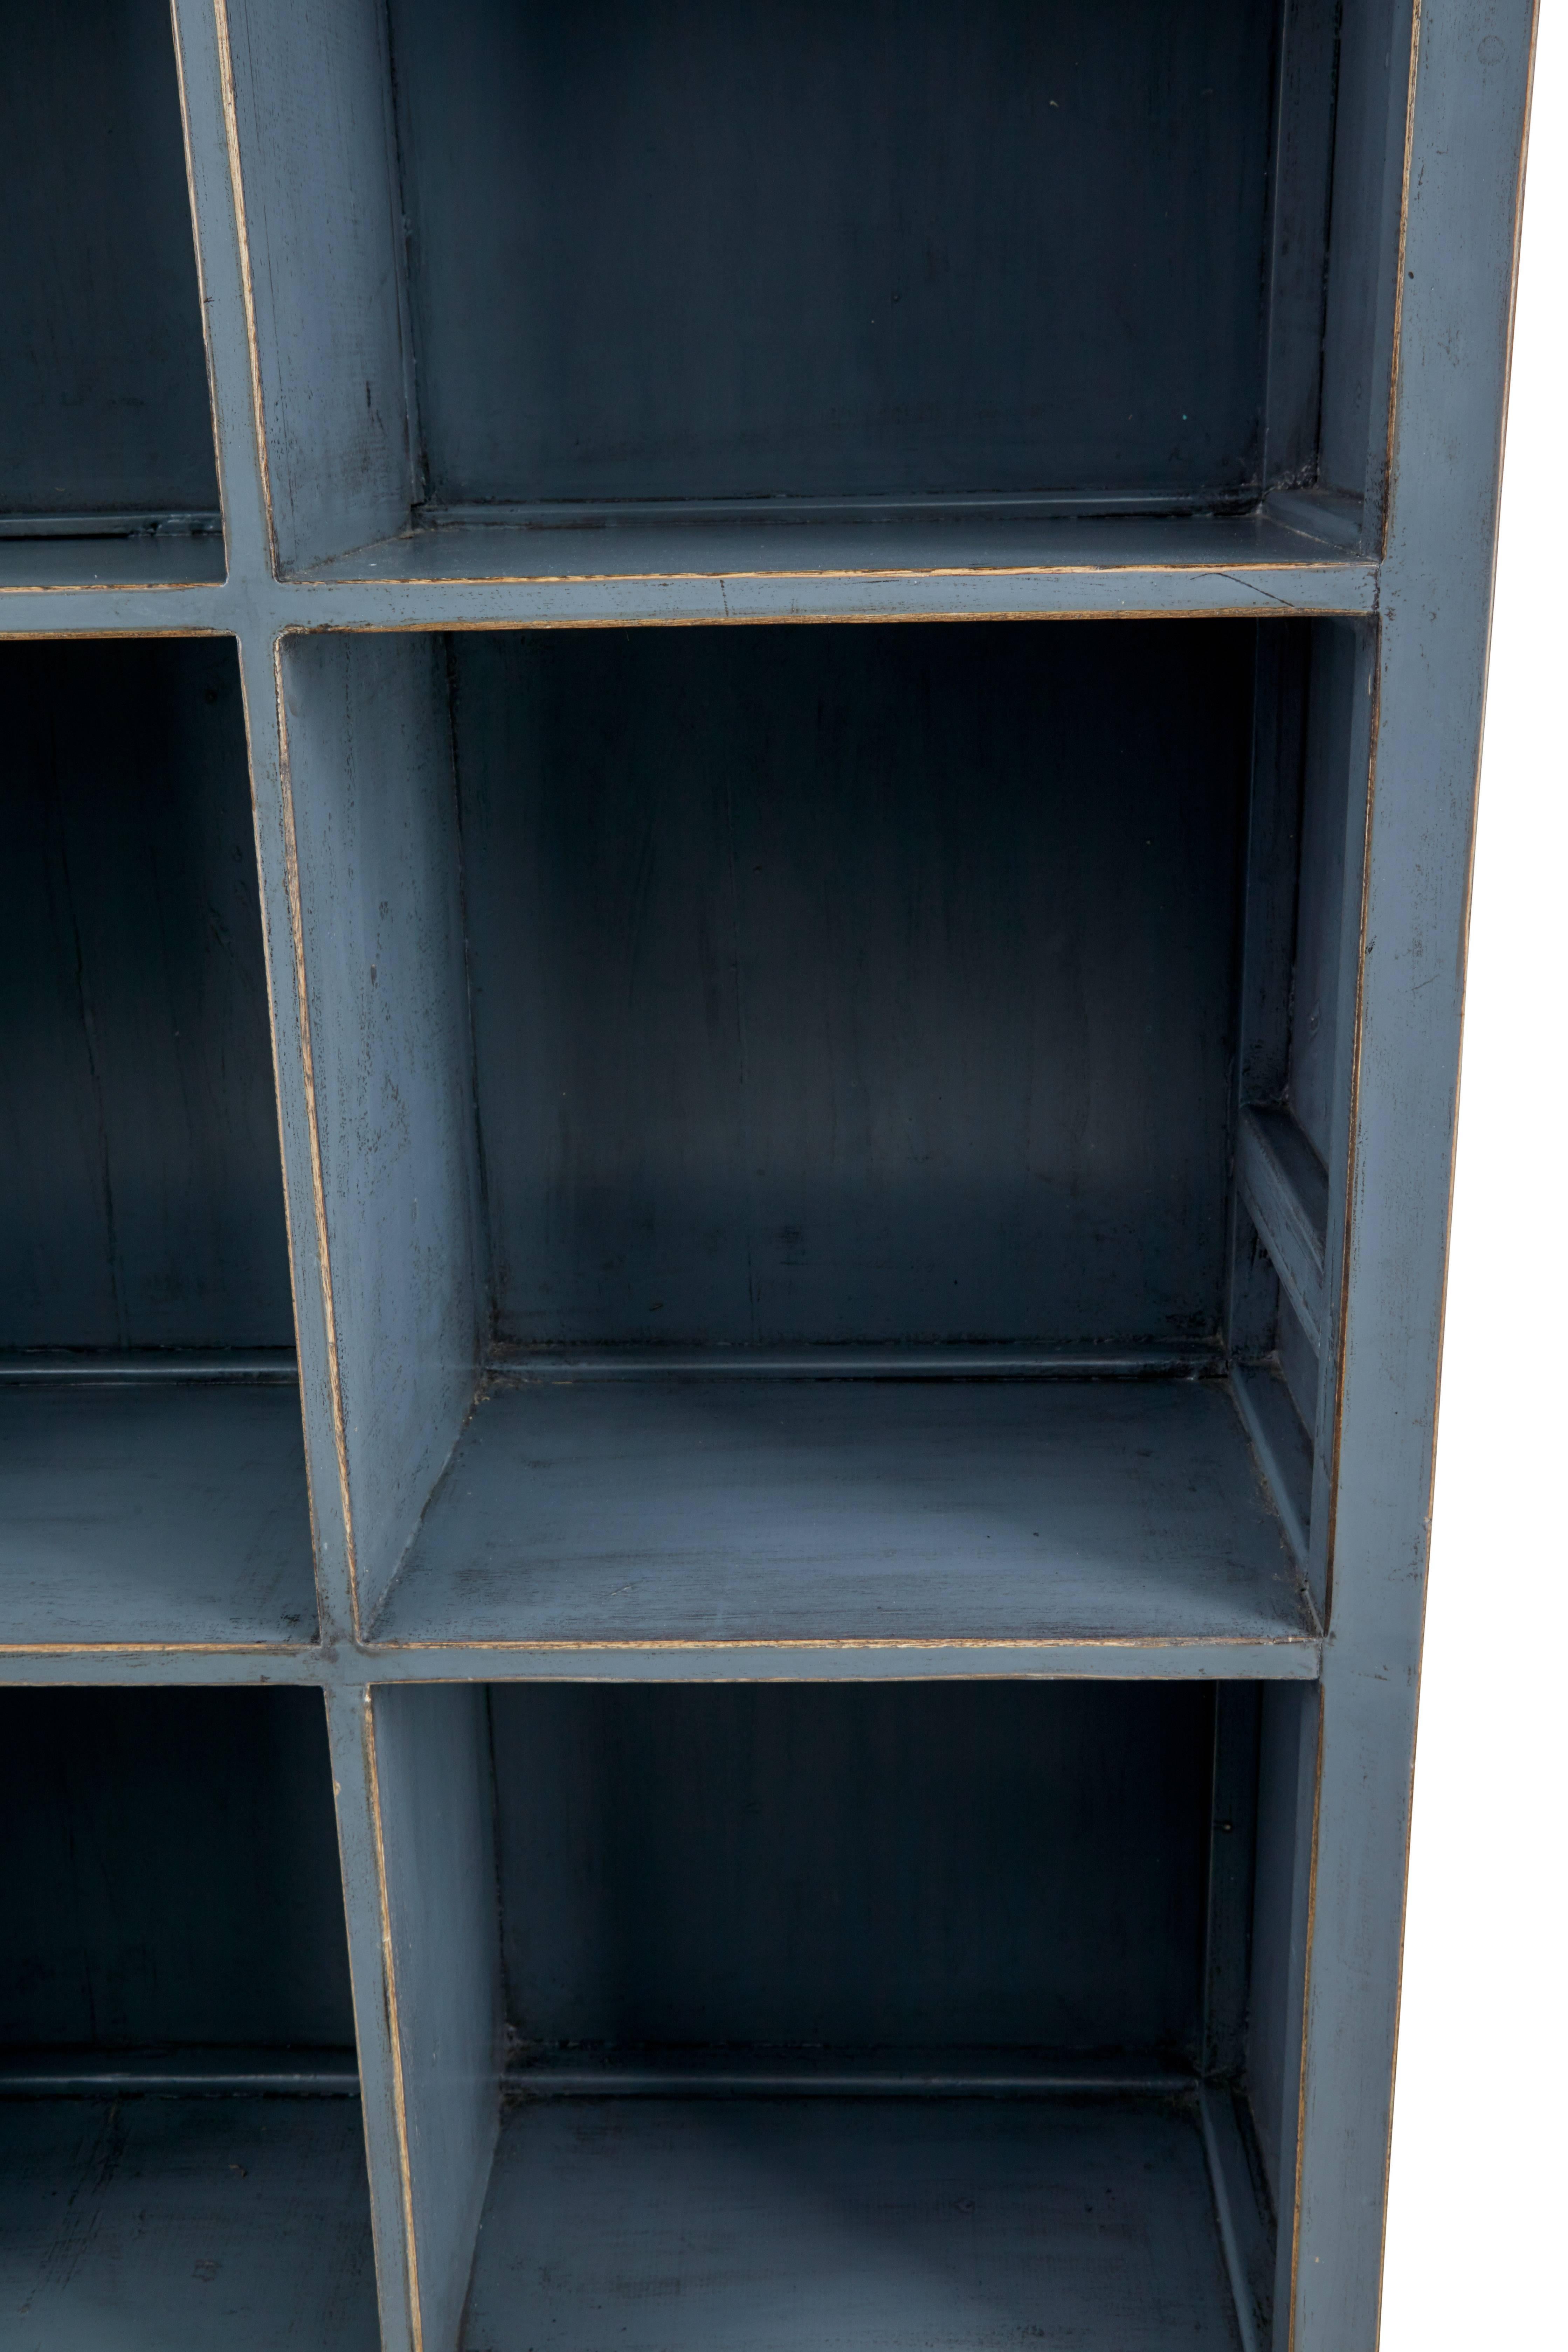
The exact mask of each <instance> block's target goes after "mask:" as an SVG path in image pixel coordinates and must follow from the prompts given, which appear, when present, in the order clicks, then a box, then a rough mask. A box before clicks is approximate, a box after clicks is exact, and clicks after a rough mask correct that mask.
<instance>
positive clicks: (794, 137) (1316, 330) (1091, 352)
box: [238, 0, 1408, 575]
mask: <svg viewBox="0 0 1568 2352" xmlns="http://www.w3.org/2000/svg"><path fill="white" fill-rule="evenodd" d="M379 14H380V12H379V9H378V8H377V7H376V6H374V5H370V0H367V5H364V6H363V7H361V8H359V9H357V10H351V11H347V12H342V11H340V12H337V13H336V14H335V15H334V16H333V18H332V20H331V26H330V27H329V26H327V25H326V23H325V22H324V21H321V22H320V23H317V22H313V21H312V20H311V18H310V16H309V14H308V12H296V13H295V14H294V15H292V16H290V15H288V14H285V15H284V16H281V17H279V18H277V19H275V18H274V15H273V12H271V11H268V10H263V9H261V8H260V7H259V5H256V0H247V5H246V6H245V7H243V8H241V10H240V16H241V17H242V18H244V17H247V16H255V17H256V18H257V20H258V29H257V31H256V32H255V33H253V34H252V36H251V37H249V39H248V40H247V41H246V42H245V43H244V44H243V45H242V47H241V50H240V55H239V68H238V73H239V98H240V106H239V117H238V123H239V135H240V150H241V154H242V156H243V158H244V162H245V166H246V172H247V183H248V184H249V186H250V189H251V191H252V198H253V202H252V208H251V213H250V219H251V224H252V233H253V235H254V236H255V237H256V238H257V239H258V243H259V244H260V246H261V247H263V248H264V251H266V252H272V251H276V252H277V253H278V254H279V256H280V257H282V256H288V257H292V258H293V259H294V263H295V267H296V268H299V267H300V257H303V256H306V255H309V256H310V257H319V260H320V263H321V267H323V268H326V267H330V268H331V271H332V277H333V283H334V289H335V301H334V308H333V315H332V320H331V328H330V331H329V332H327V333H325V334H323V332H322V329H321V324H320V322H319V321H318V320H317V318H316V314H315V313H314V312H311V311H310V310H308V308H306V307H305V306H304V301H303V298H302V297H300V296H294V295H290V294H289V293H288V292H287V290H286V289H283V288H282V287H281V284H280V283H279V282H275V281H278V280H279V279H280V277H281V272H279V271H274V272H270V273H269V272H268V269H267V268H265V267H258V268H257V271H256V283H257V289H258V293H257V299H258V307H259V313H260V316H261V319H262V321H263V337H262V344H261V354H262V366H263V378H264V390H265V393H266V396H267V403H268V419H269V433H270V437H271V440H272V444H273V450H274V459H275V466H274V472H275V478H276V481H277V485H278V490H279V498H278V505H277V516H278V520H279V548H280V551H281V553H282V556H283V560H284V562H285V565H286V567H293V566H296V565H298V566H300V567H305V568H309V567H310V565H311V564H313V563H316V562H322V561H323V560H326V559H330V558H333V557H336V556H338V555H339V554H341V553H344V552H345V551H351V550H353V551H359V552H357V553H354V554H351V555H349V556H348V561H349V563H350V565H351V568H352V566H353V565H354V564H356V563H363V562H364V561H366V560H367V559H366V557H365V555H364V553H363V547H364V542H366V541H377V540H380V539H384V538H385V537H386V535H387V534H389V533H397V532H400V531H405V530H407V528H408V526H409V523H410V521H411V520H412V521H413V522H415V523H416V524H420V523H425V524H431V523H434V524H439V525H443V526H446V527H447V530H454V529H458V530H466V531H467V533H468V535H467V536H465V537H463V538H461V539H459V540H457V541H451V542H449V543H447V544H439V545H437V546H435V547H431V546H429V545H427V544H426V545H422V546H421V545H410V544H405V545H402V546H398V545H391V544H389V545H386V546H384V548H383V549H382V551H381V553H380V555H379V556H378V557H377V558H375V559H374V566H373V568H376V569H386V568H390V569H391V570H392V571H394V572H395V571H397V570H399V569H402V570H411V569H412V570H417V569H418V568H419V567H421V566H434V568H435V570H436V572H437V573H440V572H448V571H450V570H452V569H453V568H454V567H457V568H458V569H460V570H462V571H463V572H465V573H467V572H468V569H469V567H471V568H472V570H473V571H474V572H475V573H477V574H479V575H483V574H485V573H486V572H489V573H492V574H504V573H506V572H510V571H512V570H513V569H514V568H521V571H522V572H540V573H543V574H549V575H555V574H558V573H559V572H561V571H562V570H563V569H564V570H566V571H572V572H574V571H579V570H586V571H589V572H596V571H614V570H616V569H621V570H626V571H630V572H636V571H638V570H652V571H660V570H663V569H667V568H668V569H675V570H690V569H696V570H703V569H715V568H717V569H724V568H731V569H735V570H740V571H744V570H746V569H748V568H750V567H749V564H748V562H747V560H746V557H747V555H748V554H749V555H750V557H751V558H752V560H753V561H754V560H758V559H759V558H760V557H761V556H762V551H763V549H764V548H765V549H766V550H767V553H766V555H765V558H763V562H764V568H778V569H785V570H787V569H791V568H793V567H795V566H796V565H799V566H801V567H804V568H805V569H810V568H811V564H812V562H813V560H814V559H813V556H812V554H811V552H810V551H809V548H808V545H807V544H806V543H805V542H798V541H797V542H796V543H795V545H794V546H793V547H792V546H791V545H790V544H789V543H788V542H784V543H782V544H781V543H780V542H778V541H769V540H766V539H765V538H764V539H759V538H758V537H757V536H756V531H757V529H759V528H760V529H761V530H763V532H764V533H765V531H766V529H767V526H768V525H769V524H770V523H772V522H775V521H777V520H788V521H794V522H796V523H799V522H813V521H816V522H819V523H821V522H826V523H831V524H835V525H837V524H843V523H846V522H854V521H857V520H879V521H880V522H881V523H883V524H892V525H897V524H900V523H901V524H907V525H909V526H910V529H911V532H914V533H919V532H926V533H928V534H929V530H930V529H931V526H932V524H933V523H936V524H940V523H941V522H942V519H943V518H944V517H945V518H947V519H948V520H950V521H951V520H952V519H953V518H954V517H955V516H957V517H959V518H961V519H966V520H967V527H968V528H970V529H971V530H976V531H980V532H988V533H989V536H988V537H987V538H986V539H985V541H984V544H985V545H986V546H987V547H990V548H992V549H1008V548H1010V549H1011V560H1012V561H1014V562H1020V561H1025V560H1027V561H1031V562H1041V561H1048V560H1050V559H1049V558H1048V557H1047V556H1046V555H1044V554H1043V553H1042V552H1041V549H1042V547H1043V546H1045V545H1047V544H1048V543H1049V542H1048V541H1020V540H1019V539H1017V538H1014V539H1012V540H1008V538H1007V536H1006V529H1005V527H1006V526H1008V525H1009V524H1011V523H1017V522H1030V523H1036V524H1038V523H1041V522H1044V521H1046V520H1048V519H1049V518H1051V517H1052V516H1058V517H1062V516H1066V517H1076V518H1079V519H1080V520H1081V519H1084V518H1096V517H1100V518H1107V517H1110V518H1114V517H1116V516H1119V515H1120V516H1124V517H1125V516H1141V517H1144V518H1150V517H1153V518H1159V517H1170V516H1184V517H1191V516H1195V515H1204V516H1209V517H1216V516H1217V517H1225V516H1241V515H1248V514H1255V513H1256V512H1257V510H1258V509H1259V508H1260V507H1261V506H1262V505H1263V503H1264V502H1265V501H1266V500H1267V499H1268V498H1269V497H1270V496H1271V494H1274V493H1277V492H1278V493H1279V494H1281V495H1282V496H1283V497H1284V499H1285V500H1286V505H1285V508H1284V509H1280V510H1279V511H1280V513H1281V514H1282V515H1284V516H1285V517H1286V518H1287V519H1288V520H1289V521H1290V522H1291V523H1293V524H1295V525H1297V526H1299V527H1300V528H1304V529H1306V530H1308V531H1312V530H1322V531H1325V532H1328V533H1330V534H1331V536H1332V537H1333V538H1334V539H1335V541H1337V542H1340V543H1343V544H1348V545H1352V546H1353V545H1354V544H1355V543H1356V541H1357V538H1358V534H1359V530H1360V508H1361V501H1362V499H1363V492H1364V491H1365V490H1366V488H1368V486H1369V479H1370V478H1371V476H1374V475H1375V474H1376V472H1377V469H1378V467H1380V465H1381V462H1382V456H1381V452H1382V446H1383V442H1384V438H1385V426H1386V416H1385V415H1384V411H1385V408H1386V400H1385V397H1384V392H1383V390H1382V387H1383V386H1384V384H1385V383H1386V380H1387V377H1386V371H1387V355H1388V347H1389V337H1390V332H1391V326H1390V321H1391V320H1392V304H1393V296H1394V284H1395V275H1396V270H1397V260H1396V251H1397V224H1398V216H1399V209H1398V187H1399V182H1398V173H1397V169H1395V170H1394V172H1393V173H1385V171H1384V152H1385V143H1386V142H1385V132H1386V123H1387V120H1388V116H1389V108H1390V104H1391V98H1392V95H1393V93H1394V92H1397V94H1398V97H1397V102H1398V108H1399V112H1400V116H1401V118H1402V116H1403V108H1404V90H1405V56H1404V54H1403V51H1404V50H1405V47H1406V45H1407V40H1408V27H1407V25H1406V24H1405V20H1403V19H1399V20H1397V22H1396V15H1395V12H1394V10H1393V9H1392V8H1391V7H1388V6H1385V5H1382V0H1352V5H1350V6H1348V7H1346V8H1345V9H1343V10H1342V11H1341V10H1339V9H1336V8H1332V7H1330V6H1328V5H1320V0H1279V5H1258V0H1221V5H1204V0H1174V5H1170V0H1123V4H1122V5H1117V6H1115V7H1112V8H1106V7H1103V6H1097V5H1093V0H1069V5H1061V6H1054V7H1050V8H1041V7H1037V6H1034V5H1029V0H982V5H960V0H851V5H838V6H836V5H827V0H765V5H758V6H755V7H752V8H749V9H746V10H744V11H737V10H736V9H734V8H733V7H731V6H726V5H723V0H667V5H659V6H658V7H655V8H652V9H650V8H648V7H647V6H644V5H637V4H636V0H593V5H585V6H579V7H574V8H561V7H518V6H514V5H511V4H510V0H454V4H452V5H436V0H391V6H390V10H389V12H388V14H389V22H388V23H387V24H383V23H381V22H379V21H378V18H379ZM264 19H265V23H264V24H263V20H264ZM318 89H320V90H322V91H323V93H325V92H326V91H330V92H331V95H330V97H327V96H325V95H323V100H322V103H323V107H324V109H325V110H326V115H325V119H327V120H330V121H331V124H332V126H333V129H332V137H331V141H330V142H324V141H322V140H321V139H320V138H318V137H316V136H315V135H314V132H313V131H312V136H311V139H310V145H309V147H308V148H307V147H306V146H305V145H304V144H303V143H296V140H295V138H294V136H292V135H291V133H292V131H293V128H294V125H295V124H296V122H298V123H299V124H300V126H301V128H302V126H303V125H305V124H306V123H310V124H311V125H314V124H315V123H316V122H317V121H318V119H319V118H318V117H317V116H316V115H315V114H314V113H311V112H307V111H305V110H301V109H300V108H298V107H294V106H291V104H290V103H289V93H291V92H299V93H304V92H306V91H307V90H308V91H310V93H312V95H314V93H315V92H316V91H317V90H318ZM388 89H391V90H392V91H393V92H395V100H394V101H393V102H390V103H389V102H388V100H387V95H386V93H387V91H388ZM1331 225H1332V234H1331V235H1330V226H1331ZM405 231H406V234H405ZM329 257H330V258H329ZM411 362H412V363H411ZM1369 469H1371V475H1369ZM1303 490H1306V491H1308V492H1310V493H1314V494H1315V493H1322V494H1324V495H1321V496H1309V497H1308V498H1307V499H1302V498H1301V495H1300V494H1301V492H1302V491H1303ZM682 521H684V522H687V523H693V522H699V523H703V524H710V525H712V524H723V523H725V522H726V521H727V522H729V523H731V524H735V525H737V526H742V527H745V528H747V529H750V530H751V532H752V536H751V537H750V538H749V539H745V540H744V541H743V543H742V541H734V542H732V543H731V544H730V552H729V555H728V557H727V558H725V557H724V556H722V555H721V554H715V553H714V551H712V550H711V549H710V551H709V553H708V554H707V555H706V556H705V555H704V554H703V552H702V550H701V545H700V542H690V543H688V544H686V545H685V546H684V547H682V546H681V545H680V544H679V541H670V540H669V538H668V533H666V534H665V535H664V536H663V537H661V539H660V540H659V541H658V544H657V545H656V544H655V543H654V542H652V541H647V539H646V538H645V539H644V540H643V541H636V540H635V539H629V538H628V537H627V536H626V532H625V531H624V530H617V531H616V532H614V533H613V534H612V537H611V540H610V541H609V542H607V543H606V542H605V541H604V540H603V539H599V540H595V539H594V538H593V537H591V536H589V535H587V534H586V527H588V526H595V525H596V526H603V525H605V524H606V523H608V524H616V525H626V524H628V523H631V522H641V523H644V524H647V523H654V524H659V525H667V524H669V523H672V522H682ZM487 522H488V523H490V524H508V525H510V526H512V527H513V529H514V531H515V533H516V536H515V537H514V538H513V539H512V540H503V539H501V538H500V537H492V538H491V539H490V541H489V543H488V545H487V544H486V543H484V542H483V541H480V540H479V539H478V538H477V537H475V536H474V535H473V532H472V530H471V529H469V528H468V527H472V526H478V525H483V524H485V523H487ZM998 525H999V526H1003V529H1002V532H1001V536H1000V537H998V534H997V530H996V529H995V528H993V526H998ZM541 528H549V529H552V530H565V531H566V532H567V533H568V537H567V538H566V539H565V540H556V539H544V540H542V541H541V540H539V539H538V538H537V537H533V538H531V537H530V532H531V531H537V530H539V529H541ZM574 532H575V536H573V535H572V534H574ZM1177 537H1178V541H1180V543H1181V544H1182V545H1184V546H1185V547H1187V549H1188V551H1189V554H1188V560H1199V553H1200V546H1209V547H1210V548H1211V551H1212V550H1213V548H1215V547H1217V546H1218V545H1219V544H1220V542H1218V541H1202V542H1200V541H1199V540H1198V539H1197V538H1195V537H1194V536H1192V535H1191V534H1189V535H1188V538H1187V539H1186V540H1184V541H1183V540H1181V539H1180V534H1178V535H1177ZM976 543H977V544H978V542H976ZM1080 543H1081V544H1084V545H1089V544H1093V545H1100V541H1091V542H1080ZM1139 543H1140V544H1141V545H1145V546H1147V545H1148V544H1160V545H1165V544H1167V543H1169V544H1175V543H1176V542H1167V541H1162V540H1156V541H1149V540H1148V536H1147V534H1145V536H1144V540H1143V541H1140V542H1139ZM1237 543H1238V542H1237V541H1228V542H1226V544H1231V545H1233V546H1234V545H1236V544H1237ZM1271 543H1272V542H1271ZM856 544H857V543H856V542H854V541H853V539H852V538H851V540H849V541H843V540H842V537H841V541H840V545H839V562H841V563H847V564H848V565H849V566H850V567H851V568H854V567H855V566H857V565H863V566H867V567H869V568H873V569H876V568H879V567H880V566H883V565H885V564H889V563H897V562H899V561H900V550H902V551H904V553H905V554H906V555H909V551H910V548H913V547H915V546H916V545H917V544H918V545H919V546H920V547H922V548H925V549H926V550H927V551H926V552H925V553H924V554H923V555H920V554H915V555H910V557H909V560H910V561H913V562H926V563H937V562H940V561H941V558H940V556H939V555H938V554H936V553H932V552H931V551H930V549H931V545H932V542H931V541H929V537H928V538H926V539H919V540H918V541H917V538H916V537H914V536H910V537H909V538H908V539H907V540H905V541H900V540H896V539H895V540H890V539H889V538H888V537H887V536H886V534H885V533H884V534H883V535H882V536H881V537H879V538H874V539H870V540H866V539H864V538H863V539H862V540H861V541H859V542H858V552H857V551H856ZM1030 548H1033V550H1034V552H1033V553H1032V554H1031V553H1029V552H1028V550H1029V549H1030ZM1292 551H1294V555H1295V558H1296V560H1298V561H1301V560H1308V561H1310V559H1311V556H1312V552H1313V551H1312V548H1311V545H1310V541H1307V540H1303V539H1301V538H1300V537H1294V538H1292V536H1291V534H1290V532H1289V531H1284V532H1282V533H1281V536H1280V539H1279V560H1281V561H1289V559H1290V556H1291V553H1292ZM948 552H949V559H950V560H952V543H951V542H950V543H949V549H948ZM1319 552H1320V553H1321V550H1320V551H1319ZM984 560H985V561H987V562H995V563H1002V564H1005V563H1006V562H1008V561H1009V556H1008V554H1007V553H1005V552H995V553H993V554H991V555H989V556H988V557H986V558H985V559H984ZM1062 560H1067V559H1065V558H1064V559H1062ZM1101 560H1111V559H1110V558H1109V557H1106V556H1104V555H1103V554H1102V556H1101ZM1128 560H1140V561H1142V560H1148V557H1147V554H1146V553H1145V555H1144V556H1142V557H1131V558H1129V559H1128ZM1176 560H1181V559H1180V557H1179V555H1178V557H1177V559H1176ZM1222 560H1223V559H1222Z"/></svg>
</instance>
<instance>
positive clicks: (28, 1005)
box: [0, 639, 316, 1648]
mask: <svg viewBox="0 0 1568 2352" xmlns="http://www.w3.org/2000/svg"><path fill="white" fill-rule="evenodd" d="M0 702H3V705H4V709H5V728H6V739H7V745H8V753H9V757H8V761H7V770H6V777H5V795H4V796H5V820H6V823H5V835H6V842H7V855H6V858H5V868H4V876H3V878H0V902H3V905H4V920H3V921H0V961H3V965H4V982H3V985H4V994H5V1024H4V1031H3V1033H0V1119H3V1120H4V1125H5V1153H4V1174H3V1175H0V1646H5V1647H11V1648H16V1647H21V1648H33V1647H39V1646H46V1647H47V1646H48V1645H51V1644H61V1643H63V1644H69V1643H81V1642H88V1643H94V1644H98V1643H114V1642H134V1643H143V1644H158V1643H193V1642H194V1643H213V1642H219V1643H233V1642H247V1643H255V1642H300V1641H309V1640H310V1639H312V1638H313V1636H314V1633H315V1625H316V1609H315V1591H314V1580H313V1575H312V1566H311V1552H310V1511H309V1506H308V1500H307V1494H306V1484H305V1461H304V1443H303V1433H302V1430H301V1426H300V1402H299V1391H298V1383H297V1381H296V1378H295V1368H294V1353H293V1313H292V1305H291V1299H290V1291H289V1253H288V1244H287V1236H286V1232H285V1219H284V1211H283V1190H282V1181H281V1174H280V1168H279V1137H278V1114H277V1107H276V1100H275V1095H274V1087H273V1078H272V1054H271V1045H270V1038H269V1034H268V1006H267V975H266V970H265V964H264V960H263V952H262V938H261V921H260V910H259V903H258V889H257V873H256V849H255V837H254V832H253V827H252V822H251V811H250V796H249V789H248V783H247V770H246V747H245V724H244V717H243V713H242V710H241V707H240V690H239V667H238V661H237V656H236V651H235V647H234V646H233V644H232V643H231V642H229V641H227V640H224V639H212V640H202V639H191V640H184V641H181V640H174V639H168V640H159V641H153V642H146V643H141V644H137V643H132V642H121V643H109V642H103V643H94V644H71V645H36V644H35V645H16V646H7V647H6V648H5V650H4V653H3V655H0Z"/></svg>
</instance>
